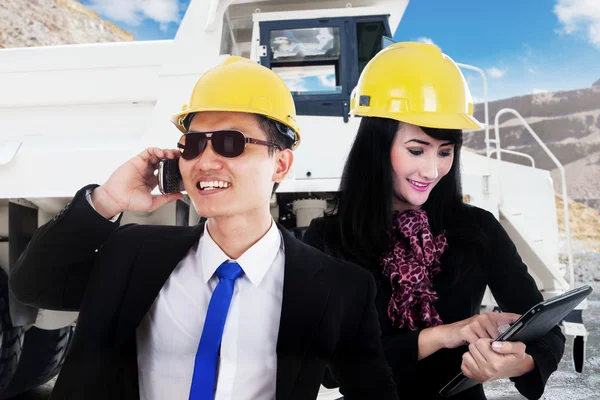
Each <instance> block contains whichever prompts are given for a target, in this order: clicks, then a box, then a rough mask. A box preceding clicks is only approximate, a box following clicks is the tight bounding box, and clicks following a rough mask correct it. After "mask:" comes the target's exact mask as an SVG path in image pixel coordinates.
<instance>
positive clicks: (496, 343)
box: [492, 342, 504, 349]
mask: <svg viewBox="0 0 600 400" xmlns="http://www.w3.org/2000/svg"><path fill="white" fill-rule="evenodd" d="M503 344H504V343H502V342H493V343H492V347H493V348H495V349H501V348H502V346H503Z"/></svg>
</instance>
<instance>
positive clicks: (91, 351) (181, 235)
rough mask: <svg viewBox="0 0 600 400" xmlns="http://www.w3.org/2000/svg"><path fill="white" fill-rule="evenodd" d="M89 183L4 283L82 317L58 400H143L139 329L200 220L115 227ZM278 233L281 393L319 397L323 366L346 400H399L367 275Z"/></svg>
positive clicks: (35, 301)
mask: <svg viewBox="0 0 600 400" xmlns="http://www.w3.org/2000/svg"><path fill="white" fill-rule="evenodd" d="M92 187H95V186H88V187H86V188H84V189H82V190H80V191H79V192H78V193H77V194H76V195H75V197H74V199H73V201H72V202H71V203H70V204H69V205H67V207H65V209H64V210H63V211H61V212H60V213H59V214H58V215H57V216H56V217H55V218H54V219H53V220H52V221H50V222H48V223H47V224H45V225H44V226H42V227H40V228H39V229H38V230H37V231H36V233H35V235H34V236H33V239H32V240H31V242H30V244H29V246H28V247H27V249H26V250H25V252H24V253H23V255H22V256H21V257H20V259H19V261H18V262H17V263H16V265H15V267H14V269H13V270H12V271H11V276H10V289H11V290H12V292H13V294H14V295H15V296H16V297H17V299H18V300H20V301H22V302H23V303H25V304H30V305H34V306H36V307H39V308H45V309H55V310H78V311H79V312H80V314H79V319H78V322H77V327H76V329H75V335H74V338H73V341H72V344H71V347H70V351H69V354H68V356H67V358H66V361H65V364H64V366H63V368H62V371H61V373H60V376H59V378H58V380H57V382H56V385H55V387H54V392H53V393H52V399H53V400H58V399H77V400H79V399H81V400H93V399H102V400H106V399H110V400H118V399H138V398H139V388H138V370H137V354H136V341H135V331H136V328H137V326H138V325H139V323H140V322H141V320H142V318H143V317H144V316H145V314H146V313H147V312H148V310H149V309H150V307H151V305H152V303H153V302H154V300H155V298H156V296H157V295H158V293H159V291H160V290H161V288H162V287H163V285H164V283H165V282H166V280H167V279H168V278H169V275H170V274H171V272H172V271H173V270H174V268H175V267H176V265H177V264H178V263H179V261H180V260H181V259H182V258H183V257H184V255H185V253H186V252H187V251H188V250H189V249H190V248H191V247H192V246H194V245H196V243H197V242H198V240H199V238H200V236H201V234H202V232H203V225H197V226H194V227H180V226H150V225H126V226H123V227H120V228H118V227H119V224H118V223H112V222H110V221H107V220H106V219H104V218H103V217H102V216H100V215H99V214H98V213H96V211H94V210H93V208H92V207H91V206H90V204H89V203H88V201H87V200H86V198H85V191H86V189H87V188H92ZM279 229H280V230H281V232H282V235H283V240H284V245H285V276H284V285H283V304H282V311H281V322H280V326H279V335H278V342H277V356H278V358H277V362H278V365H277V382H276V398H277V399H278V400H279V399H281V400H283V399H314V398H315V397H316V396H317V392H318V390H319V384H320V383H321V380H322V377H323V374H324V370H325V367H326V366H328V367H329V368H330V369H331V370H332V371H333V375H334V376H335V378H336V380H337V381H338V382H339V383H340V387H341V392H342V393H343V394H344V396H345V398H346V399H397V398H398V397H397V393H396V388H395V384H394V382H393V378H392V374H391V370H390V368H389V367H388V365H387V363H386V361H385V357H384V354H383V350H382V346H381V341H380V333H381V331H380V328H379V324H378V318H377V313H376V311H375V306H374V298H375V293H376V288H375V283H374V280H373V279H372V277H371V276H370V274H368V273H366V272H365V271H363V270H362V269H361V268H359V267H356V266H354V265H352V264H349V263H346V262H341V261H336V260H335V259H333V258H330V257H328V256H325V255H324V254H323V253H321V252H320V251H318V250H316V249H314V248H313V247H311V246H308V245H305V244H304V243H302V242H301V241H299V240H297V239H295V238H293V237H292V236H291V235H290V234H289V233H288V232H287V231H286V230H285V229H284V228H282V227H279Z"/></svg>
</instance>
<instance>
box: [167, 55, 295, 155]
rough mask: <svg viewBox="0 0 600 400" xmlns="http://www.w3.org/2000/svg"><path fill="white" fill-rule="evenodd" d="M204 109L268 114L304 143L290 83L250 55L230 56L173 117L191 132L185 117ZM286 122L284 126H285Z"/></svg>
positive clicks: (202, 80) (204, 77) (200, 82)
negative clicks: (301, 138)
mask: <svg viewBox="0 0 600 400" xmlns="http://www.w3.org/2000/svg"><path fill="white" fill-rule="evenodd" d="M203 111H232V112H244V113H253V114H260V115H264V116H265V117H267V118H270V119H272V120H274V121H276V122H278V123H280V124H278V125H279V126H278V129H279V131H280V132H281V133H282V134H284V135H286V136H289V137H290V138H291V139H292V140H293V145H292V149H295V148H296V147H298V145H299V144H300V129H299V127H298V124H297V123H296V107H295V105H294V99H293V98H292V94H291V93H290V90H289V89H288V87H287V85H286V84H285V82H284V81H283V79H281V78H280V77H279V75H277V74H276V73H275V72H273V71H271V70H270V69H269V68H266V67H263V66H262V65H260V64H257V63H255V62H253V61H251V60H249V59H247V58H243V57H238V56H230V57H227V59H225V61H224V62H223V63H222V64H220V65H218V66H216V67H214V68H212V69H211V70H209V71H208V72H206V73H205V74H204V75H202V77H201V78H200V79H199V80H198V82H197V83H196V86H195V87H194V90H193V92H192V97H191V99H190V102H189V104H184V105H183V106H182V107H181V112H179V113H177V114H175V115H173V116H172V117H171V121H172V122H173V123H174V124H175V126H177V128H178V129H179V130H180V131H181V132H183V133H187V128H186V126H185V119H186V117H187V116H188V115H189V114H192V113H197V112H203ZM281 124H283V126H281Z"/></svg>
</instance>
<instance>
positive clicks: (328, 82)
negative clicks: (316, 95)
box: [319, 75, 335, 88]
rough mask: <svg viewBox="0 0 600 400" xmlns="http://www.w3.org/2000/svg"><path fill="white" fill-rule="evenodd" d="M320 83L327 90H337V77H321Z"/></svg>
mask: <svg viewBox="0 0 600 400" xmlns="http://www.w3.org/2000/svg"><path fill="white" fill-rule="evenodd" d="M319 81H320V82H321V85H323V86H324V87H326V88H332V87H334V88H335V75H327V76H319Z"/></svg>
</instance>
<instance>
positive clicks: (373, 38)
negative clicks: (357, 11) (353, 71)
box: [356, 21, 388, 75]
mask: <svg viewBox="0 0 600 400" xmlns="http://www.w3.org/2000/svg"><path fill="white" fill-rule="evenodd" d="M387 34H388V33H387V31H386V27H385V25H384V24H383V21H374V22H358V23H357V24H356V37H357V48H358V74H359V75H360V74H361V72H362V70H363V69H364V68H365V66H366V65H367V63H368V62H369V61H370V60H371V59H372V58H373V57H374V56H375V54H377V53H378V52H379V51H380V50H381V38H382V37H383V36H386V35H387Z"/></svg>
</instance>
